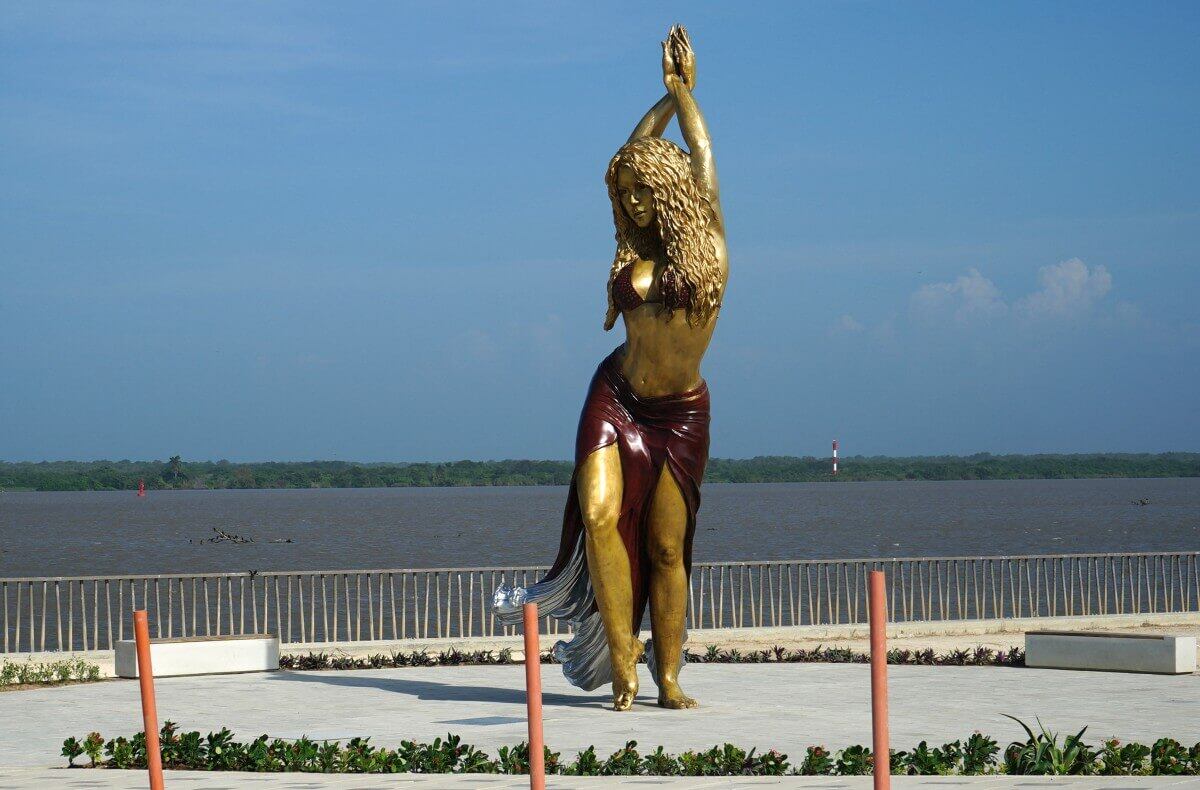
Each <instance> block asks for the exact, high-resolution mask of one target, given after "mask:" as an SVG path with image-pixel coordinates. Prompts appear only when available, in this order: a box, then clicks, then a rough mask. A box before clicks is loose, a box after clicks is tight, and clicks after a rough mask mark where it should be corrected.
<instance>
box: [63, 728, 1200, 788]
mask: <svg viewBox="0 0 1200 790" xmlns="http://www.w3.org/2000/svg"><path fill="white" fill-rule="evenodd" d="M1022 726H1023V727H1025V730H1026V732H1027V733H1028V736H1029V737H1028V739H1027V740H1025V741H1014V742H1013V743H1011V744H1010V745H1009V746H1008V748H1007V749H1004V750H1003V752H1002V751H1001V749H1000V747H999V745H998V744H997V742H996V741H995V740H994V739H992V738H989V737H987V736H986V735H982V734H980V733H978V732H976V733H974V734H972V735H971V736H970V737H968V738H967V739H966V740H962V741H952V742H950V743H946V744H943V745H941V746H937V747H930V746H929V745H928V744H927V743H926V742H925V741H922V742H921V743H919V744H917V746H916V748H914V749H911V750H908V751H893V752H892V754H891V767H892V771H893V773H896V774H911V775H950V774H962V775H979V774H997V773H1005V774H1024V775H1034V774H1038V775H1048V774H1049V775H1068V774H1070V775H1104V776H1118V775H1119V776H1129V775H1152V776H1161V775H1197V774H1200V743H1198V744H1196V745H1195V746H1193V747H1192V748H1190V749H1189V748H1187V747H1185V746H1183V745H1182V744H1180V743H1179V742H1178V741H1175V740H1173V739H1170V738H1161V739H1159V740H1158V741H1155V743H1154V744H1153V745H1151V746H1146V745H1144V744H1140V743H1127V744H1121V743H1120V742H1118V741H1116V740H1109V741H1105V742H1104V743H1102V744H1100V745H1099V746H1098V747H1093V746H1089V745H1088V744H1086V743H1084V742H1083V733H1084V731H1085V730H1086V728H1084V730H1081V731H1080V732H1079V733H1077V734H1076V735H1070V736H1067V737H1066V738H1064V739H1060V738H1059V736H1058V735H1057V734H1055V733H1051V732H1048V731H1047V730H1046V729H1045V728H1040V731H1039V732H1034V731H1033V730H1032V729H1031V728H1029V727H1027V726H1025V725H1024V724H1022ZM1039 727H1040V725H1039ZM160 742H161V745H162V760H163V766H164V767H165V768H174V769H190V770H201V771H254V772H282V771H303V772H311V773H487V774H523V773H528V772H529V747H528V745H527V744H524V743H521V744H518V745H517V746H513V747H507V746H503V747H501V748H500V750H499V751H498V753H497V754H496V756H495V757H492V756H490V755H488V754H487V753H486V752H484V751H482V750H480V749H476V748H475V747H473V746H469V745H467V744H464V743H462V742H461V740H460V739H459V737H458V736H456V735H447V736H446V738H445V739H444V740H443V739H441V738H438V739H436V740H434V742H433V743H416V742H413V741H404V742H402V743H401V744H400V746H399V747H398V748H395V749H389V748H379V747H375V746H372V745H371V744H370V743H369V739H368V738H353V739H351V740H350V741H349V743H347V744H346V745H344V746H343V745H342V744H341V742H339V741H312V740H309V739H308V738H300V739H299V740H294V741H292V740H283V739H281V738H275V739H270V738H268V737H267V736H266V735H260V736H259V737H258V738H255V739H254V740H253V741H250V742H249V743H243V742H239V741H236V740H234V738H233V735H232V733H230V731H229V730H228V729H224V728H223V729H221V730H220V731H219V732H210V733H209V734H208V735H207V736H201V735H200V733H199V732H196V731H192V732H183V733H181V732H179V728H178V726H177V725H176V724H174V723H173V722H167V723H165V724H164V725H163V727H162V732H161V733H160ZM62 754H63V756H64V757H66V758H67V760H68V763H69V765H70V766H71V767H80V766H76V765H75V760H76V759H77V758H78V757H80V756H81V755H87V758H88V760H89V761H90V767H93V768H145V766H146V738H145V734H144V733H140V732H139V733H137V734H136V735H134V736H133V737H132V738H124V737H118V738H113V739H112V740H109V741H105V740H104V738H103V737H102V736H101V735H100V733H97V732H93V733H91V734H90V735H88V736H87V737H86V738H84V739H83V740H82V741H80V740H78V739H76V738H68V739H67V740H66V741H64V742H63V749H62ZM545 756H546V772H547V773H550V774H567V775H575V776H616V775H622V776H630V775H645V776H783V775H804V776H827V775H832V776H860V775H864V774H868V773H870V772H871V770H872V767H873V760H872V755H871V750H870V749H869V748H868V747H866V746H849V747H847V748H845V749H842V750H840V751H828V750H826V749H825V748H824V747H822V746H810V747H809V748H808V749H807V750H806V752H805V754H804V757H803V759H802V760H801V761H800V762H798V763H792V762H790V761H789V760H788V756H787V755H786V754H782V753H780V752H778V751H775V750H771V751H768V752H764V753H761V754H759V753H758V752H757V750H756V749H751V750H749V751H746V750H744V749H741V748H739V747H737V746H734V745H732V744H728V743H727V744H724V745H723V746H714V747H712V748H711V749H707V750H704V751H693V750H689V751H686V752H683V753H681V754H677V755H676V754H669V753H667V752H666V751H665V750H664V749H663V747H661V746H660V747H658V748H657V749H655V750H654V751H653V752H649V753H645V754H643V753H641V752H639V751H638V748H637V742H636V741H629V742H628V743H627V744H625V747H624V748H622V749H618V750H617V751H615V752H613V753H612V754H611V755H609V756H608V757H601V756H599V755H598V754H597V753H596V749H595V747H593V746H589V747H588V748H587V749H585V750H583V751H581V752H579V753H578V754H577V755H576V756H575V758H574V759H573V760H564V759H563V757H562V755H561V754H560V753H559V752H553V751H551V750H550V749H549V748H547V749H546V751H545Z"/></svg>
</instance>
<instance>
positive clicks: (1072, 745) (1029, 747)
mask: <svg viewBox="0 0 1200 790" xmlns="http://www.w3.org/2000/svg"><path fill="white" fill-rule="evenodd" d="M1006 715H1007V714H1006ZM1008 718H1010V719H1012V720H1013V721H1015V722H1016V723H1017V724H1020V725H1021V727H1022V728H1023V729H1024V730H1025V732H1026V734H1027V735H1029V740H1027V741H1026V742H1024V743H1021V742H1020V741H1013V742H1012V743H1011V744H1010V745H1009V747H1008V748H1007V749H1005V751H1004V770H1005V773H1009V774H1039V775H1046V774H1050V775H1055V776H1069V775H1075V774H1083V773H1087V771H1088V769H1089V768H1090V766H1091V764H1092V763H1093V762H1094V761H1095V759H1096V756H1095V753H1094V752H1093V751H1092V750H1091V749H1090V748H1089V747H1088V746H1087V744H1085V743H1084V742H1083V734H1084V733H1085V732H1087V727H1084V728H1083V729H1082V730H1080V731H1079V732H1077V733H1076V734H1075V735H1068V736H1067V737H1066V739H1064V741H1063V742H1062V744H1059V741H1058V734H1057V733H1053V732H1050V731H1049V730H1047V729H1046V727H1045V726H1044V725H1043V724H1042V722H1041V721H1040V720H1039V721H1038V729H1039V730H1040V732H1038V733H1037V734H1036V735H1035V734H1034V732H1033V729H1032V728H1030V727H1029V725H1027V724H1026V723H1025V722H1023V721H1021V720H1020V719H1018V718H1016V717H1015V716H1008Z"/></svg>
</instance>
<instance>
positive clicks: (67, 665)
mask: <svg viewBox="0 0 1200 790" xmlns="http://www.w3.org/2000/svg"><path fill="white" fill-rule="evenodd" d="M99 679H100V667H99V666H97V665H96V664H93V663H91V662H90V661H84V660H83V659H81V658H71V659H63V660H61V661H46V662H34V661H33V660H32V659H30V660H26V661H9V660H8V659H3V660H0V687H3V686H23V685H49V684H55V683H72V682H74V683H82V682H87V681H91V680H99Z"/></svg>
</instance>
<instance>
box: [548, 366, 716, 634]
mask: <svg viewBox="0 0 1200 790" xmlns="http://www.w3.org/2000/svg"><path fill="white" fill-rule="evenodd" d="M623 355H624V346H620V347H618V348H617V349H616V350H615V351H613V353H611V354H609V355H608V357H607V358H606V359H605V360H604V361H603V362H601V363H600V367H599V368H597V370H596V375H595V376H593V377H592V383H591V386H590V387H589V389H588V394H587V399H586V400H585V401H584V404H583V413H582V414H581V415H580V417H579V430H578V433H577V434H576V438H575V469H576V475H578V470H579V465H580V464H582V463H583V461H584V459H585V458H587V457H588V456H589V455H591V454H592V453H594V452H595V451H596V450H599V449H600V448H602V447H607V446H609V445H611V444H616V445H617V447H618V452H619V453H620V457H621V474H622V477H623V483H624V495H623V497H622V500H621V515H620V520H619V521H618V524H617V529H618V531H619V532H620V535H621V540H622V541H623V542H624V543H625V550H626V551H627V552H628V554H629V569H630V577H631V578H630V581H631V582H632V585H633V612H632V614H633V630H634V633H637V631H638V629H639V626H640V624H641V621H642V615H643V614H644V612H645V609H646V601H647V599H648V597H649V573H650V561H649V557H648V555H647V534H646V532H647V517H648V514H649V512H650V503H651V499H652V498H653V495H654V489H655V486H656V485H657V484H658V480H659V476H660V475H661V474H662V470H663V466H664V465H665V466H666V468H667V469H668V470H669V471H670V474H671V476H672V477H673V478H674V479H675V483H676V484H677V485H678V486H679V490H680V492H681V493H682V494H683V501H684V503H685V504H686V505H687V520H688V522H687V531H686V533H685V537H684V544H683V558H684V566H685V567H686V569H687V572H688V574H689V575H690V574H691V570H692V539H693V537H694V536H695V532H696V511H697V510H699V508H700V482H701V480H702V479H703V477H704V466H705V464H706V463H707V461H708V427H709V398H708V386H707V385H706V384H704V383H703V382H701V383H700V386H698V387H696V388H695V389H693V390H689V391H688V392H684V393H680V394H677V395H667V396H664V397H655V398H645V397H639V396H638V395H637V394H636V393H635V392H634V391H633V388H632V387H631V386H630V384H629V382H628V381H626V380H625V377H624V376H623V375H622V374H621V359H622V357H623ZM575 482H576V480H575V477H574V476H573V477H572V479H571V489H570V493H569V494H568V495H567V506H566V510H565V512H564V513H563V526H562V538H561V540H560V543H559V550H558V556H557V557H556V559H555V561H554V565H553V567H552V568H551V569H550V571H549V572H548V573H547V574H546V576H545V577H544V578H543V581H546V580H551V579H554V578H555V577H556V576H557V575H558V574H559V573H561V572H562V570H563V569H564V568H565V567H566V566H567V565H568V564H569V562H570V560H571V557H572V554H573V553H574V551H575V550H576V546H577V544H578V542H579V541H580V540H581V538H582V537H583V530H584V525H583V516H582V514H581V512H580V507H579V492H578V489H577V488H576V485H575ZM594 608H595V604H594V603H593V610H594Z"/></svg>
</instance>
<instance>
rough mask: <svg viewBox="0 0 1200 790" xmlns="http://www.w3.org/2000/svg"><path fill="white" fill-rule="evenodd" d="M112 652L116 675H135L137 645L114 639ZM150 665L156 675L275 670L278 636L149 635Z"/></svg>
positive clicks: (128, 676)
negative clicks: (167, 637)
mask: <svg viewBox="0 0 1200 790" xmlns="http://www.w3.org/2000/svg"><path fill="white" fill-rule="evenodd" d="M114 652H115V654H116V655H115V664H116V675H117V677H121V678H136V677H137V676H138V671H137V647H136V645H135V643H134V641H133V640H132V639H124V640H122V641H120V642H117V646H116V648H115V650H114ZM150 666H151V668H152V670H153V671H154V676H155V677H156V678H165V677H172V676H175V675H218V674H226V673H230V672H270V671H275V670H278V669H279V637H276V636H272V635H270V634H246V635H244V636H217V637H206V636H197V637H187V638H185V639H152V640H150Z"/></svg>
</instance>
